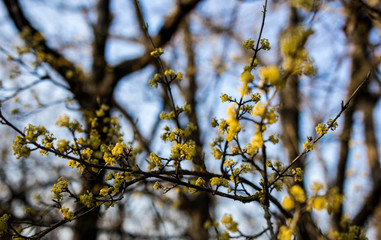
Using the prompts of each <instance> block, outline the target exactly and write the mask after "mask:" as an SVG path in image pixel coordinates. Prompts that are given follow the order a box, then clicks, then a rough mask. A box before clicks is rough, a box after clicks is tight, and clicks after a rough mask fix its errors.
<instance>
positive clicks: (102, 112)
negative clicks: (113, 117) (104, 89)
mask: <svg viewBox="0 0 381 240" xmlns="http://www.w3.org/2000/svg"><path fill="white" fill-rule="evenodd" d="M109 109H110V107H109V106H107V105H106V104H102V105H101V107H100V109H98V110H96V111H95V115H96V116H97V117H103V116H104V115H105V114H106V111H108V110H109Z"/></svg>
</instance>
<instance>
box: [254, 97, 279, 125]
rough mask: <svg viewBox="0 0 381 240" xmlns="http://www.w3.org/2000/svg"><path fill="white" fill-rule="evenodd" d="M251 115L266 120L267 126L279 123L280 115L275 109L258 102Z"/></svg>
mask: <svg viewBox="0 0 381 240" xmlns="http://www.w3.org/2000/svg"><path fill="white" fill-rule="evenodd" d="M251 114H252V115H253V117H260V118H261V119H265V120H266V123H267V124H274V123H276V122H277V121H278V118H279V116H278V114H277V113H276V112H275V108H273V107H272V108H268V107H266V104H265V103H263V102H257V104H255V106H254V108H253V110H252V112H251Z"/></svg>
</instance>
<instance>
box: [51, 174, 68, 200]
mask: <svg viewBox="0 0 381 240" xmlns="http://www.w3.org/2000/svg"><path fill="white" fill-rule="evenodd" d="M65 189H67V180H66V178H64V177H60V178H59V179H58V181H57V184H54V187H53V189H52V190H51V192H52V193H53V194H54V197H53V198H54V199H56V200H57V201H61V200H62V199H63V196H62V192H63V191H64V190H65Z"/></svg>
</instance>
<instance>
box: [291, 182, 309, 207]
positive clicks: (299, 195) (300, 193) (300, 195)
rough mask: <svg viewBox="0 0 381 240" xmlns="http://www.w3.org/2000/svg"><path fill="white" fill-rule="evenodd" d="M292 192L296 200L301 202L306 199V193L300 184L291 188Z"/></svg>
mask: <svg viewBox="0 0 381 240" xmlns="http://www.w3.org/2000/svg"><path fill="white" fill-rule="evenodd" d="M290 193H291V194H292V195H293V196H294V198H295V200H296V201H298V202H301V203H302V202H305V201H306V195H305V193H304V190H303V188H302V187H301V186H299V185H294V186H292V187H291V189H290Z"/></svg>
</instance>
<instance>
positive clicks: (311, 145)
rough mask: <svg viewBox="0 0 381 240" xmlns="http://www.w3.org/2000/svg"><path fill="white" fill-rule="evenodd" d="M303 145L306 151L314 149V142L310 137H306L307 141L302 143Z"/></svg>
mask: <svg viewBox="0 0 381 240" xmlns="http://www.w3.org/2000/svg"><path fill="white" fill-rule="evenodd" d="M303 147H304V149H306V151H307V152H309V151H311V150H313V149H314V143H313V141H312V138H311V137H308V138H307V141H306V142H305V143H303Z"/></svg>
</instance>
